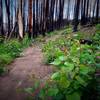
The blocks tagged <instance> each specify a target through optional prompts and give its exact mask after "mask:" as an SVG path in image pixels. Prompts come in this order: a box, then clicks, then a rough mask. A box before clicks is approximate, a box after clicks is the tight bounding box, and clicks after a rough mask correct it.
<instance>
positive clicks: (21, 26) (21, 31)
mask: <svg viewBox="0 0 100 100" xmlns="http://www.w3.org/2000/svg"><path fill="white" fill-rule="evenodd" d="M18 27H19V36H20V38H23V19H22V12H21V0H19V8H18Z"/></svg>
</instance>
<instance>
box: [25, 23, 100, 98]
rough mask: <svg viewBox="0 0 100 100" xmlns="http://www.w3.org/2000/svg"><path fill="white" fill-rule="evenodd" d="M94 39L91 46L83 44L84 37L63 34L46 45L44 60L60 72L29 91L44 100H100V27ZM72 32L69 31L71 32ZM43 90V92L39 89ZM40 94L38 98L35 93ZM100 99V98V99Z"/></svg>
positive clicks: (56, 72)
mask: <svg viewBox="0 0 100 100" xmlns="http://www.w3.org/2000/svg"><path fill="white" fill-rule="evenodd" d="M98 27H99V25H98V26H96V33H95V35H94V37H92V40H93V43H92V44H91V45H88V44H81V43H80V39H81V38H82V37H81V36H80V34H71V33H70V32H71V29H69V33H67V34H65V33H63V34H62V35H61V36H60V37H59V38H57V39H55V40H54V41H49V42H48V43H45V44H44V46H43V49H42V51H43V53H44V61H45V63H46V64H50V65H53V66H55V67H56V71H55V72H54V73H53V74H52V75H51V77H50V78H49V79H48V80H47V81H46V83H42V85H41V83H38V84H36V85H35V86H34V87H32V88H27V89H26V91H27V92H28V93H30V94H32V95H34V96H32V98H33V99H40V100H48V99H52V100H96V99H97V95H96V94H97V89H96V77H95V72H96V70H97V66H99V65H98V64H99V60H100V59H97V56H99V55H100V52H98V53H97V51H99V50H100V48H99V46H100V42H98V41H99V40H100V37H99V36H100V35H99V33H100V30H99V29H100V28H98ZM67 32H68V31H67ZM39 87H41V88H40V90H39ZM37 91H38V95H36V96H35V92H37ZM98 100H99V99H98Z"/></svg>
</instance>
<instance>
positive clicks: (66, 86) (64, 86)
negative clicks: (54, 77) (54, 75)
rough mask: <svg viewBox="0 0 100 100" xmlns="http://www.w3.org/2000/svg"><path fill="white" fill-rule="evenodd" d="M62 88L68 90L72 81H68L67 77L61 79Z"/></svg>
mask: <svg viewBox="0 0 100 100" xmlns="http://www.w3.org/2000/svg"><path fill="white" fill-rule="evenodd" d="M60 86H61V87H62V88H68V87H69V86H70V81H69V80H67V79H66V77H61V80H60Z"/></svg>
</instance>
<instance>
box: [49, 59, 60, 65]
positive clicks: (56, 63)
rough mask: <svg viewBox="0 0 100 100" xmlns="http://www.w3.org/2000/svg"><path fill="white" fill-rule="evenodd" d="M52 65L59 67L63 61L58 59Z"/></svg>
mask: <svg viewBox="0 0 100 100" xmlns="http://www.w3.org/2000/svg"><path fill="white" fill-rule="evenodd" d="M50 64H52V65H55V66H58V65H60V64H61V61H60V60H59V59H56V60H55V61H54V62H52V63H50Z"/></svg>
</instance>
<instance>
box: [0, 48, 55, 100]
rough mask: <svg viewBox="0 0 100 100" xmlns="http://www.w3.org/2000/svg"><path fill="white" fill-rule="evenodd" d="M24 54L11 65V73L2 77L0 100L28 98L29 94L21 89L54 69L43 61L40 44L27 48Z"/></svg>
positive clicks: (23, 99)
mask: <svg viewBox="0 0 100 100" xmlns="http://www.w3.org/2000/svg"><path fill="white" fill-rule="evenodd" d="M22 55H23V56H22V57H19V58H17V59H15V61H14V62H13V63H12V64H11V65H9V67H10V68H11V70H10V72H9V74H8V75H5V76H4V77H0V100H26V97H27V94H26V93H24V92H21V91H20V90H21V89H22V90H23V89H24V88H27V87H30V86H32V85H33V84H34V80H33V78H37V79H39V80H41V79H42V80H43V79H44V78H45V77H47V76H48V75H50V73H51V72H52V71H53V68H52V67H51V66H48V65H45V64H44V63H43V54H42V51H41V48H40V47H39V46H32V47H29V48H27V49H26V50H24V51H23V53H22Z"/></svg>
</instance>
